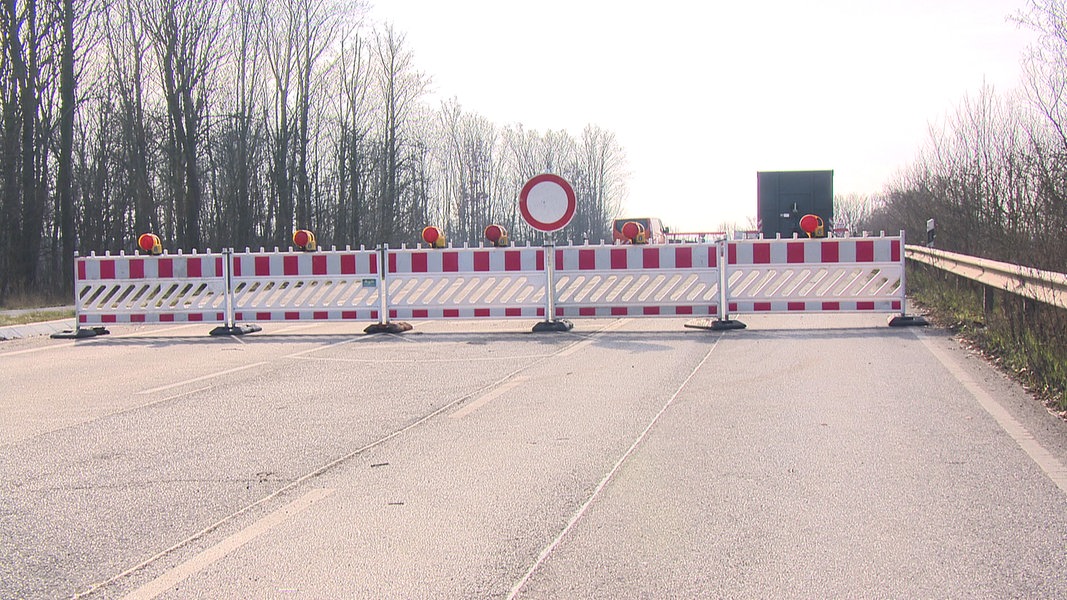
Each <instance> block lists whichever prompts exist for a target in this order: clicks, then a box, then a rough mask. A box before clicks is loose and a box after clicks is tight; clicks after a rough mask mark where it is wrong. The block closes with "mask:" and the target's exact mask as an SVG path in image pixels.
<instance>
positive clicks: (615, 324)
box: [559, 319, 630, 357]
mask: <svg viewBox="0 0 1067 600" xmlns="http://www.w3.org/2000/svg"><path fill="white" fill-rule="evenodd" d="M629 322H630V319H619V320H618V321H615V322H613V323H609V324H608V325H606V326H604V327H603V328H601V329H598V330H597V331H596V333H594V334H593V335H592V336H591V337H589V338H587V339H585V340H582V341H580V342H577V343H575V344H572V345H570V346H568V347H567V348H564V349H563V350H561V351H560V352H559V356H560V357H566V356H570V355H572V354H574V353H576V352H578V351H579V350H582V349H583V348H585V347H587V346H589V345H590V344H592V343H593V342H595V341H596V340H597V337H599V335H600V334H601V333H606V332H608V331H614V330H616V329H618V328H620V327H622V326H623V325H626V324H627V323H629Z"/></svg>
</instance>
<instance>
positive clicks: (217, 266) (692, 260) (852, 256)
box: [58, 235, 922, 337]
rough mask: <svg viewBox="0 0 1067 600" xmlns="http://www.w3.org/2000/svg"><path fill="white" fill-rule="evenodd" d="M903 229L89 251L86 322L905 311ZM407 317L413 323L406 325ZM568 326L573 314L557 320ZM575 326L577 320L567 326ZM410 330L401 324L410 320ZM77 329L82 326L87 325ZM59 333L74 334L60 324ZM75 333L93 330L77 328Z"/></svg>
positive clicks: (385, 327)
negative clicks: (596, 240) (707, 238)
mask: <svg viewBox="0 0 1067 600" xmlns="http://www.w3.org/2000/svg"><path fill="white" fill-rule="evenodd" d="M903 249H904V239H903V235H901V236H900V237H884V236H883V237H878V238H831V239H796V238H794V239H775V240H762V239H759V240H738V241H725V240H723V241H718V242H715V243H693V244H676V243H672V244H664V245H610V246H609V245H604V244H601V245H595V246H591V245H584V246H564V247H559V248H557V247H555V246H552V245H549V246H546V247H543V248H542V247H531V246H526V247H516V246H508V247H488V248H486V247H478V248H466V247H464V248H451V247H449V248H442V249H437V248H424V247H417V248H406V247H403V248H400V249H390V248H388V247H382V248H378V249H377V250H366V249H360V250H343V251H338V250H336V249H334V250H330V251H319V252H293V251H292V250H290V251H288V252H278V251H277V250H276V251H274V252H264V251H263V250H262V249H261V250H260V251H259V252H250V251H248V250H247V249H246V250H245V252H243V253H234V252H233V251H232V250H225V251H223V253H221V254H212V253H210V252H209V253H208V254H196V253H193V254H190V255H181V254H178V255H166V254H164V255H162V256H126V255H124V254H120V255H119V256H110V255H105V256H102V257H101V256H96V255H95V254H94V255H91V256H89V257H78V258H76V261H75V270H76V272H75V302H76V306H77V324H78V327H79V328H80V327H81V326H83V325H86V326H89V325H106V324H111V323H166V322H171V323H172V322H203V323H223V324H225V327H222V328H217V329H216V330H215V331H213V333H222V334H235V333H246V332H248V331H254V330H256V329H258V327H257V326H255V325H250V326H246V327H248V329H244V328H241V327H238V326H237V324H236V322H237V321H368V320H369V321H375V320H376V321H378V324H377V326H374V325H372V326H371V327H368V328H367V331H395V330H397V329H395V328H390V321H391V320H394V319H397V320H399V319H412V320H415V319H481V318H487V319H509V318H510V319H514V318H521V319H540V320H542V323H539V325H540V326H546V325H547V326H548V327H542V329H538V328H537V327H535V330H544V329H553V330H562V329H568V328H569V327H570V324H569V322H566V321H562V320H561V319H562V318H571V317H623V316H625V317H645V316H686V317H694V318H695V317H704V318H705V320H706V322H707V323H708V324H709V325H708V326H709V327H711V328H714V329H732V328H741V327H744V324H742V323H740V322H737V321H731V320H730V316H731V315H732V314H737V313H802V312H895V313H899V316H897V317H895V318H894V321H891V322H890V324H893V325H900V324H922V321H921V319H915V318H914V317H907V316H906V314H905V302H906V299H905V277H904V276H905V272H904V252H903ZM403 325H405V327H410V326H407V325H406V324H403ZM556 325H561V326H559V327H557V326H556ZM562 325H565V327H563V326H562ZM401 330H402V329H401ZM74 333H75V334H78V333H79V331H77V330H76V331H75V332H74ZM58 337H71V336H69V335H60V336H58ZM74 337H81V336H80V335H75V336H74Z"/></svg>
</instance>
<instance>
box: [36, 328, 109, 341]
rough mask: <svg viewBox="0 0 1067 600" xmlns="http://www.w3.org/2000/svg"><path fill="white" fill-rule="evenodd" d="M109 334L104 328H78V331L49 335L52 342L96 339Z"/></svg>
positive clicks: (70, 330) (69, 330) (71, 330)
mask: <svg viewBox="0 0 1067 600" xmlns="http://www.w3.org/2000/svg"><path fill="white" fill-rule="evenodd" d="M109 333H111V332H110V331H108V330H107V328H106V327H85V328H82V327H79V328H78V329H68V330H66V331H57V332H55V333H53V334H52V335H50V336H49V337H51V338H52V339H53V340H81V339H84V338H91V337H96V336H98V335H107V334H109Z"/></svg>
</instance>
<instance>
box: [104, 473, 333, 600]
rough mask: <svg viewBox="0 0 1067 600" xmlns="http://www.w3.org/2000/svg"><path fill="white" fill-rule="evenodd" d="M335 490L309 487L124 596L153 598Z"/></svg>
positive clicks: (143, 599)
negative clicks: (275, 508)
mask: <svg viewBox="0 0 1067 600" xmlns="http://www.w3.org/2000/svg"><path fill="white" fill-rule="evenodd" d="M334 491H335V490H333V489H328V488H320V489H314V490H311V491H309V492H308V493H306V494H304V495H303V496H301V497H300V498H297V499H296V500H294V501H293V502H290V503H289V504H287V505H285V506H283V507H281V508H279V509H278V510H276V511H274V512H272V513H270V514H269V515H267V516H265V517H263V518H261V519H260V520H258V521H256V522H255V523H252V524H251V525H249V526H248V527H245V528H244V529H242V530H241V531H238V532H237V533H235V534H233V535H231V536H230V537H228V538H226V539H224V540H222V541H221V542H219V543H217V544H215V545H214V546H212V547H210V548H208V549H207V550H204V551H203V552H201V553H200V554H197V555H196V556H194V557H193V558H191V559H189V560H187V561H186V562H184V563H182V564H180V565H178V566H176V567H174V568H173V569H171V570H169V571H167V572H166V573H163V574H162V575H160V576H159V577H157V578H155V579H153V580H152V581H150V582H148V583H146V584H145V585H143V586H141V587H139V588H137V589H136V590H134V591H132V592H130V593H129V594H127V595H126V596H124V598H125V600H151V599H152V598H156V597H158V596H159V595H160V594H163V593H164V592H166V591H167V590H169V589H171V588H173V587H174V586H175V585H177V584H179V583H181V582H182V581H185V580H186V579H188V578H189V577H191V576H193V575H195V574H197V573H199V572H200V571H202V570H204V569H205V568H207V567H208V566H210V565H212V564H213V563H215V562H217V561H219V560H220V559H222V558H223V557H225V556H226V555H227V554H230V553H231V552H233V551H234V550H237V549H238V548H240V547H241V546H244V545H245V544H247V543H248V542H251V541H252V540H254V539H256V538H257V537H259V536H260V535H262V534H264V533H266V532H267V531H270V530H271V529H273V528H274V527H277V526H278V525H280V524H281V523H283V522H284V521H285V520H287V519H289V518H292V517H294V516H296V515H297V514H299V513H300V512H301V511H304V510H306V509H307V508H308V507H310V506H311V505H312V504H314V503H316V502H318V501H319V500H322V499H323V498H326V497H327V496H329V495H330V494H333V493H334Z"/></svg>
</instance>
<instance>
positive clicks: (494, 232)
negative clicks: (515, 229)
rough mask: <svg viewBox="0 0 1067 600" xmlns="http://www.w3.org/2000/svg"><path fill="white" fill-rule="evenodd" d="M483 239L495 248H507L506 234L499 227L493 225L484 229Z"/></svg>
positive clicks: (504, 230)
mask: <svg viewBox="0 0 1067 600" xmlns="http://www.w3.org/2000/svg"><path fill="white" fill-rule="evenodd" d="M485 239H487V240H489V241H490V242H492V244H493V245H494V246H497V247H503V246H507V245H508V232H507V230H506V229H504V228H503V227H501V226H500V225H496V224H493V225H490V226H488V227H486V228H485Z"/></svg>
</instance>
